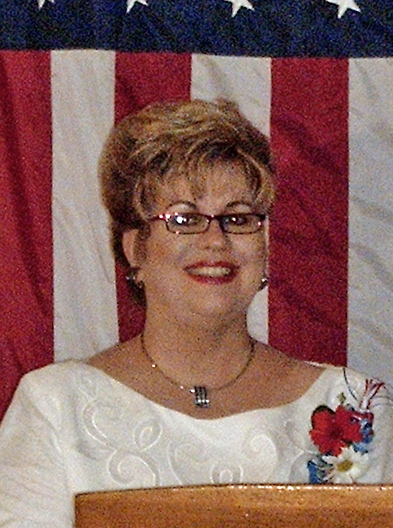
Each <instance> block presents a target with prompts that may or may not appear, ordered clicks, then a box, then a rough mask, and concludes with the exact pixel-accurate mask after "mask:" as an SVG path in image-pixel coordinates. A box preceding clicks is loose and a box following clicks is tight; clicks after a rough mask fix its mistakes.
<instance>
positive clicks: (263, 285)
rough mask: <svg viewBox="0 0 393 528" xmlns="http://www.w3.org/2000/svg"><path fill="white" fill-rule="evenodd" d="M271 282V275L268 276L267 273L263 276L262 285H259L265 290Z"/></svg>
mask: <svg viewBox="0 0 393 528" xmlns="http://www.w3.org/2000/svg"><path fill="white" fill-rule="evenodd" d="M268 284H269V277H266V275H265V276H264V277H262V280H261V285H260V287H259V289H260V290H264V289H265V288H266V286H268Z"/></svg>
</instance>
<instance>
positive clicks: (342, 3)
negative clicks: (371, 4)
mask: <svg viewBox="0 0 393 528" xmlns="http://www.w3.org/2000/svg"><path fill="white" fill-rule="evenodd" d="M326 2H329V3H330V4H336V5H338V6H339V7H338V18H341V17H342V16H343V14H344V13H345V12H346V10H347V9H353V11H358V12H359V13H360V7H359V6H358V5H357V4H356V2H355V1H354V0H326Z"/></svg>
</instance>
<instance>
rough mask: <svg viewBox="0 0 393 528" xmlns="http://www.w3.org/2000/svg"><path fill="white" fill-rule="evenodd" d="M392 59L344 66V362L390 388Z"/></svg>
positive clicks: (392, 350) (392, 317)
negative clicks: (346, 108)
mask: <svg viewBox="0 0 393 528" xmlns="http://www.w3.org/2000/svg"><path fill="white" fill-rule="evenodd" d="M392 86H393V59H357V60H352V61H351V62H350V216H349V218H350V220H349V243H350V261H349V337H348V341H349V352H348V360H349V364H350V365H351V366H353V367H354V368H356V369H358V370H360V371H362V372H365V373H366V374H371V375H375V376H379V377H380V378H382V379H383V380H385V381H387V382H389V383H391V384H393V356H392V354H393V335H392V321H393V268H392V262H393V103H392V92H391V87H392Z"/></svg>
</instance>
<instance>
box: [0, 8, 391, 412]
mask: <svg viewBox="0 0 393 528" xmlns="http://www.w3.org/2000/svg"><path fill="white" fill-rule="evenodd" d="M0 23H1V24H2V25H1V29H0V47H1V51H0V112H1V119H0V127H1V128H0V225H1V231H0V244H1V247H0V251H1V275H0V318H1V319H0V321H1V332H0V414H1V413H2V412H3V411H4V410H5V408H6V406H7V404H8V402H9V400H10V398H11V395H12V393H13V391H14V389H15V386H16V384H17V383H18V380H19V379H20V377H21V376H22V375H23V374H24V373H25V372H27V371H29V370H31V369H33V368H37V367H40V366H43V365H45V364H48V363H50V362H52V361H60V360H64V359H67V358H71V357H72V358H82V359H83V358H87V357H89V356H91V355H93V354H94V353H96V352H98V351H99V350H101V349H103V348H105V347H107V346H109V345H111V344H113V343H114V342H116V341H117V340H119V339H120V340H124V339H127V338H129V337H130V336H132V335H135V334H136V333H138V331H139V330H140V329H141V326H142V325H143V313H142V312H141V310H140V309H139V308H137V307H136V306H134V305H132V303H131V301H130V299H129V295H128V292H127V288H126V285H125V280H124V270H122V269H120V268H119V267H116V266H115V264H114V261H113V258H112V255H111V252H110V246H109V232H108V219H107V216H106V213H105V211H104V209H103V207H102V205H101V200H100V195H99V184H98V179H97V160H98V157H99V153H100V151H101V148H102V144H103V141H104V140H105V137H106V136H107V134H108V132H109V130H110V128H111V127H112V125H113V123H115V122H117V121H118V120H119V119H121V118H122V117H123V116H125V115H126V114H127V113H129V112H134V111H137V110H138V109H139V108H141V107H143V106H144V105H146V104H148V103H152V102H155V101H164V100H178V99H190V98H192V99H193V98H201V99H206V100H213V99H216V98H217V97H225V98H227V99H231V100H234V101H236V102H237V103H238V104H239V106H240V109H241V110H242V112H243V113H244V114H245V115H246V116H247V117H248V118H249V119H250V120H251V121H252V122H253V123H254V124H255V125H256V126H258V127H259V128H261V129H262V130H263V131H264V132H266V133H267V134H269V135H270V137H271V140H272V147H273V150H274V152H275V155H276V165H277V168H278V172H279V178H278V201H277V205H276V207H275V210H274V212H273V214H272V215H271V217H270V219H269V241H270V257H269V275H270V285H269V288H268V291H267V290H266V291H263V292H261V293H260V294H258V295H257V298H256V299H255V301H254V302H253V304H252V307H251V309H250V313H249V327H250V332H251V334H252V335H254V336H256V337H257V338H259V339H261V340H269V341H270V343H271V344H273V345H274V346H277V347H278V348H280V349H282V350H283V351H285V352H287V353H289V354H292V355H294V356H297V357H300V358H304V359H307V360H312V361H321V362H333V363H336V364H346V363H348V364H349V365H351V366H352V367H354V368H356V369H358V370H361V371H363V372H365V373H367V374H370V375H376V376H379V377H381V378H383V379H384V380H386V381H388V382H391V383H393V361H392V354H393V334H392V331H391V321H392V320H393V270H392V265H391V263H392V261H393V175H392V172H393V89H392V86H393V59H392V58H390V57H391V56H393V4H392V2H391V1H388V0H378V2H375V1H373V0H356V2H355V1H354V0H297V1H294V0H171V1H169V0H128V1H127V0H122V1H118V0H83V1H82V0H37V1H36V0H8V1H3V2H2V3H1V6H0Z"/></svg>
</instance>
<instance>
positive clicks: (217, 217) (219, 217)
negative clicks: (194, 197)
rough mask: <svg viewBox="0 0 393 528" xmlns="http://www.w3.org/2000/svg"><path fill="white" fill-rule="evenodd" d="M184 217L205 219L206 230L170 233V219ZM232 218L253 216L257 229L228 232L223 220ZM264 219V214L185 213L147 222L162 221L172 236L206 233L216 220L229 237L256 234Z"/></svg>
mask: <svg viewBox="0 0 393 528" xmlns="http://www.w3.org/2000/svg"><path fill="white" fill-rule="evenodd" d="M185 215H195V216H198V217H202V218H206V219H207V224H206V228H205V229H203V231H195V232H189V233H184V232H182V231H172V230H171V229H170V228H169V220H170V219H171V218H173V217H177V216H185ZM233 216H253V217H257V218H258V220H259V224H258V229H255V230H254V231H245V232H243V233H241V232H236V231H228V230H227V229H226V228H225V227H224V226H225V225H226V224H225V219H226V218H228V217H233ZM266 218H267V214H264V213H226V214H219V215H206V214H202V213H196V212H195V213H194V212H189V211H187V212H185V213H164V214H160V215H157V216H152V217H150V218H148V221H149V222H155V221H157V220H164V222H165V225H166V228H167V230H168V231H169V232H170V233H173V234H174V235H199V234H201V233H206V231H208V229H209V227H210V224H211V222H212V221H213V220H217V222H218V225H219V226H220V229H221V231H222V232H223V233H228V234H230V235H252V234H254V233H258V231H260V230H261V228H262V226H263V222H264V221H265V220H266Z"/></svg>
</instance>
